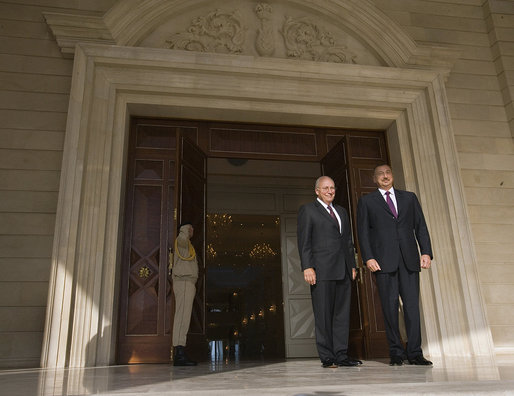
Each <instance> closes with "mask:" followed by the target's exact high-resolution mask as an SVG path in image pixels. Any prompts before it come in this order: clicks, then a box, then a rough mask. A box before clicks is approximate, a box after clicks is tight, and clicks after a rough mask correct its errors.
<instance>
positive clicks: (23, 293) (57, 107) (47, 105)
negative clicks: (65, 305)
mask: <svg viewBox="0 0 514 396" xmlns="http://www.w3.org/2000/svg"><path fill="white" fill-rule="evenodd" d="M70 3H71V4H72V5H71V6H70ZM111 4H112V1H109V0H82V1H73V2H69V1H67V0H19V1H15V2H13V1H1V2H0V317H1V318H2V319H1V320H0V367H38V366H39V361H40V356H41V342H42V337H43V328H44V320H45V309H46V299H47V292H48V279H49V272H50V259H51V254H52V242H53V233H54V224H55V211H56V206H57V195H58V189H59V174H60V169H61V159H62V148H63V140H64V130H65V126H66V112H67V108H68V94H69V91H70V83H71V71H72V67H73V60H72V59H64V58H63V57H62V55H61V52H60V50H59V48H58V46H57V44H56V43H55V40H54V39H53V37H52V36H51V33H50V32H49V29H48V27H47V24H46V22H45V20H44V18H43V15H42V12H44V11H53V12H75V11H77V10H78V12H80V13H85V14H87V15H89V14H95V15H96V14H103V13H104V12H105V10H106V9H108V8H109V7H110V6H111ZM70 7H73V8H70Z"/></svg>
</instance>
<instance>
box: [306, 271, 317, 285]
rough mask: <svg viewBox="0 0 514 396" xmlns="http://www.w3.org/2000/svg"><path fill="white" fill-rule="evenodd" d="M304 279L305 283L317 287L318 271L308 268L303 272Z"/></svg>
mask: <svg viewBox="0 0 514 396" xmlns="http://www.w3.org/2000/svg"><path fill="white" fill-rule="evenodd" d="M303 279H305V282H307V283H308V284H309V285H311V286H312V285H315V284H316V271H314V268H307V269H304V270H303Z"/></svg>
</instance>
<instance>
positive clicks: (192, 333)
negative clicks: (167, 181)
mask: <svg viewBox="0 0 514 396" xmlns="http://www.w3.org/2000/svg"><path fill="white" fill-rule="evenodd" d="M179 139H180V140H179V146H178V147H179V150H178V153H179V155H178V157H177V164H178V167H177V170H178V172H179V175H178V176H177V180H179V181H180V183H179V185H180V188H179V191H178V196H179V200H178V205H177V211H178V214H179V215H178V222H177V224H181V223H184V222H190V223H191V224H192V225H193V228H194V233H193V238H191V243H192V244H193V246H194V248H195V250H196V254H197V259H198V267H199V273H198V282H197V283H196V296H195V299H194V302H193V311H192V313H191V325H190V327H189V333H188V341H187V349H188V355H189V356H191V357H192V358H194V359H197V360H203V359H205V357H206V356H207V352H208V347H207V340H206V337H205V257H204V252H205V219H206V182H207V157H206V155H205V154H204V153H203V151H202V150H201V149H200V148H199V147H198V146H196V144H194V143H193V142H191V141H190V140H189V139H188V138H187V137H186V136H184V135H183V134H180V137H179ZM170 242H171V241H170ZM170 246H172V245H170ZM172 315H173V313H172Z"/></svg>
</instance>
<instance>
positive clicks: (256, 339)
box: [205, 213, 285, 361]
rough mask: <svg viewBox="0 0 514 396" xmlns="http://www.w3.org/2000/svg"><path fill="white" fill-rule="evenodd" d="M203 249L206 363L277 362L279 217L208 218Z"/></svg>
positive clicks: (280, 335)
mask: <svg viewBox="0 0 514 396" xmlns="http://www.w3.org/2000/svg"><path fill="white" fill-rule="evenodd" d="M206 245H207V249H206V250H207V251H206V253H207V254H206V290H205V292H206V337H207V340H208V342H209V356H210V359H211V361H220V360H235V361H238V360H240V359H266V360H269V359H283V358H284V357H285V352H284V309H283V304H282V301H283V299H282V271H281V254H280V217H278V216H273V215H255V214H253V215H252V214H229V213H208V214H207V233H206Z"/></svg>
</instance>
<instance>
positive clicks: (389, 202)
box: [386, 191, 398, 218]
mask: <svg viewBox="0 0 514 396" xmlns="http://www.w3.org/2000/svg"><path fill="white" fill-rule="evenodd" d="M390 194H391V193H390V192H389V191H386V201H387V205H388V206H389V209H391V212H393V216H394V217H395V218H398V213H397V212H396V208H395V207H394V203H393V200H392V199H391V197H390V196H389V195H390Z"/></svg>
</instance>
